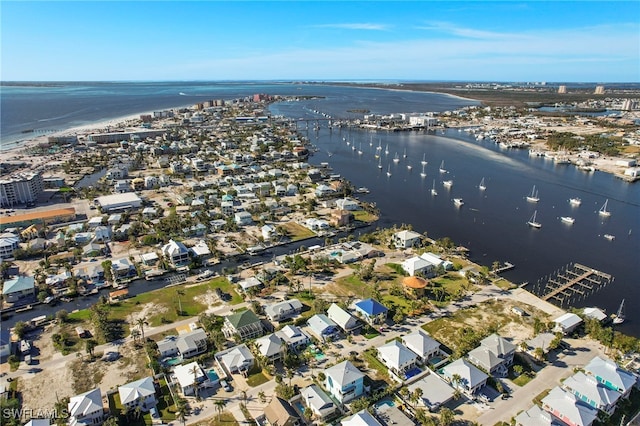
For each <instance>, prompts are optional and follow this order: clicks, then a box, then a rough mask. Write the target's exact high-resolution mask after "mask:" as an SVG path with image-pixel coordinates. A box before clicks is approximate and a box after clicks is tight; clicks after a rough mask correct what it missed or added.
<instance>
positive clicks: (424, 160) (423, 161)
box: [420, 153, 427, 166]
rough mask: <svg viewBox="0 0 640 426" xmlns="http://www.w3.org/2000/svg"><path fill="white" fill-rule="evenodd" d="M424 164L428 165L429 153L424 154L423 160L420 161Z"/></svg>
mask: <svg viewBox="0 0 640 426" xmlns="http://www.w3.org/2000/svg"><path fill="white" fill-rule="evenodd" d="M420 163H421V164H422V165H423V166H426V165H427V154H426V153H424V154H422V161H421V162H420Z"/></svg>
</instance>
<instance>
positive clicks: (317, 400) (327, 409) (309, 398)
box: [300, 384, 338, 421]
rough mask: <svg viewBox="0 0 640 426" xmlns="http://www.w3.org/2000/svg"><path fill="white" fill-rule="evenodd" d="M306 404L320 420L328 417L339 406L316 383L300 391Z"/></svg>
mask: <svg viewBox="0 0 640 426" xmlns="http://www.w3.org/2000/svg"><path fill="white" fill-rule="evenodd" d="M300 395H302V399H303V400H304V405H306V406H307V408H308V409H310V410H311V412H313V415H314V417H315V418H316V419H318V420H321V421H322V420H324V419H327V418H329V417H331V416H333V415H334V414H336V412H337V411H338V407H337V406H336V404H334V403H333V401H332V400H331V398H329V396H328V395H327V394H326V393H325V392H324V391H323V390H322V389H321V388H320V386H318V385H316V384H312V385H309V386H307V387H306V388H304V389H302V390H301V391H300Z"/></svg>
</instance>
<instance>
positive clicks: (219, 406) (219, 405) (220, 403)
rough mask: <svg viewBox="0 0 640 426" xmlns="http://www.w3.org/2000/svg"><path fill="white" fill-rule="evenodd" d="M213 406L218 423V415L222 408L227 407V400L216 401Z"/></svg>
mask: <svg viewBox="0 0 640 426" xmlns="http://www.w3.org/2000/svg"><path fill="white" fill-rule="evenodd" d="M213 405H215V406H216V411H217V412H218V421H220V415H221V414H222V410H224V406H225V405H227V400H226V399H216V400H215V402H214V403H213Z"/></svg>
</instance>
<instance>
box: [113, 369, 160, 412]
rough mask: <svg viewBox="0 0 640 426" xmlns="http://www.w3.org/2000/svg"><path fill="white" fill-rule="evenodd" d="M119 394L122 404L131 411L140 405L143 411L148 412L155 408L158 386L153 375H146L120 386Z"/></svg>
mask: <svg viewBox="0 0 640 426" xmlns="http://www.w3.org/2000/svg"><path fill="white" fill-rule="evenodd" d="M118 394H119V395H120V402H121V404H122V406H123V407H126V408H127V409H128V410H130V411H133V410H135V408H136V407H140V409H141V410H142V411H143V412H148V411H150V410H151V409H152V408H155V406H156V404H157V400H156V388H155V384H154V382H153V379H152V378H151V377H145V378H143V379H140V380H136V381H135V382H131V383H127V384H126V385H122V386H120V387H119V388H118Z"/></svg>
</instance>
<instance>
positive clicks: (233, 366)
mask: <svg viewBox="0 0 640 426" xmlns="http://www.w3.org/2000/svg"><path fill="white" fill-rule="evenodd" d="M215 358H216V361H217V362H218V365H219V366H220V368H221V369H222V370H223V371H225V372H226V373H227V374H233V373H241V374H244V373H246V372H247V371H249V370H251V367H253V364H254V362H255V358H254V356H253V355H252V354H251V351H250V350H249V348H248V347H247V345H245V344H244V343H243V344H242V345H238V346H234V347H233V348H231V349H226V350H224V351H220V352H218V353H216V354H215Z"/></svg>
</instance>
